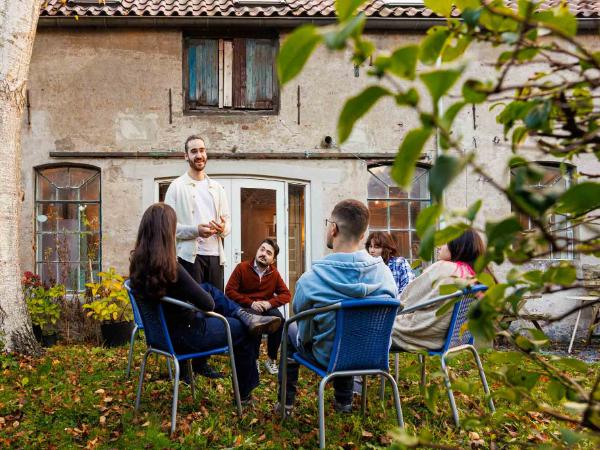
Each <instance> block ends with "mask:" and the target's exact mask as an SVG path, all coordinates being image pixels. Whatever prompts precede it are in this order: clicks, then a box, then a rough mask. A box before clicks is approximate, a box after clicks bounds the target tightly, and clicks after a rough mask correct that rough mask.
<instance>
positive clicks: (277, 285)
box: [225, 238, 291, 375]
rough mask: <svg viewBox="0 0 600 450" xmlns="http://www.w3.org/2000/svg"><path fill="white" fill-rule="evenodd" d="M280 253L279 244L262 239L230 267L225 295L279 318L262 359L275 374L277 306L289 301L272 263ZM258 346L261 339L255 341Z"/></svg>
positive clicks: (288, 294) (288, 293) (285, 287)
mask: <svg viewBox="0 0 600 450" xmlns="http://www.w3.org/2000/svg"><path fill="white" fill-rule="evenodd" d="M278 254H279V246H278V245H277V243H276V242H275V241H274V240H273V239H269V238H267V239H264V240H263V241H262V242H261V243H260V245H259V246H258V250H257V252H256V256H255V257H254V259H253V260H251V261H243V262H241V263H239V264H238V265H237V266H236V268H235V269H234V270H233V273H232V274H231V277H230V278H229V281H228V282H227V287H226V288H225V295H227V297H229V298H230V299H231V300H233V301H234V302H237V303H239V304H240V305H241V306H242V307H244V308H248V310H249V311H250V312H252V313H254V314H261V315H263V316H274V317H281V319H282V321H281V326H280V327H279V328H278V330H277V331H275V332H274V333H272V334H269V336H268V339H267V354H268V356H269V358H268V359H267V361H266V362H265V366H266V368H267V371H268V372H269V373H270V374H272V375H274V374H276V373H278V371H279V369H278V365H277V354H278V353H279V344H280V343H281V333H282V331H283V315H282V314H281V312H280V311H279V309H278V308H279V307H280V306H282V305H285V304H286V303H289V302H290V299H291V295H290V291H289V289H288V288H287V286H286V285H285V282H284V281H283V279H282V278H281V275H279V272H278V271H277V268H276V267H275V266H274V265H273V262H274V261H275V258H277V255H278ZM258 345H259V346H260V341H258Z"/></svg>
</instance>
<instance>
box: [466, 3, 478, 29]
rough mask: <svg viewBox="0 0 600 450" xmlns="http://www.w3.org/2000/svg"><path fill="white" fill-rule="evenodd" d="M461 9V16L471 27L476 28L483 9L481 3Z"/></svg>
mask: <svg viewBox="0 0 600 450" xmlns="http://www.w3.org/2000/svg"><path fill="white" fill-rule="evenodd" d="M461 10H462V14H461V17H462V18H463V20H464V21H465V23H466V24H467V25H468V26H469V27H471V28H474V27H476V26H477V25H478V24H479V18H480V17H481V11H482V9H481V8H479V4H477V6H474V7H469V8H465V9H463V8H461Z"/></svg>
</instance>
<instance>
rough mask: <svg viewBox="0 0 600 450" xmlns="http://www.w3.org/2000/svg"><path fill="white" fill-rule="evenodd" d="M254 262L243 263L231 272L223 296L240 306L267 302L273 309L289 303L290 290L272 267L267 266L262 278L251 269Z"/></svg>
mask: <svg viewBox="0 0 600 450" xmlns="http://www.w3.org/2000/svg"><path fill="white" fill-rule="evenodd" d="M253 264H254V260H251V261H243V262H241V263H239V264H238V265H237V266H236V268H235V269H234V270H233V273H232V274H231V277H229V281H228V282H227V287H225V295H227V297H229V298H230V299H231V300H233V301H234V302H236V303H239V304H240V305H242V306H250V305H252V302H255V301H264V300H267V301H268V302H269V303H270V304H271V306H272V307H273V308H276V307H278V306H281V305H285V304H286V303H289V302H290V300H291V294H290V290H289V289H288V288H287V286H286V285H285V282H284V281H283V279H282V278H281V275H279V272H278V271H277V269H276V268H275V267H274V266H269V268H268V269H267V271H266V272H265V273H264V275H263V276H262V279H261V278H260V277H259V276H258V274H257V273H256V271H255V270H254V268H253V267H252V266H253Z"/></svg>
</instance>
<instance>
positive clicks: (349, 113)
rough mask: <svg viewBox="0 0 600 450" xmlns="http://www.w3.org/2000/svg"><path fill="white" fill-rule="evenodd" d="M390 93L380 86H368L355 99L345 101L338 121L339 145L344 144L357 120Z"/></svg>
mask: <svg viewBox="0 0 600 450" xmlns="http://www.w3.org/2000/svg"><path fill="white" fill-rule="evenodd" d="M387 95H391V92H390V91H388V90H387V89H385V88H382V87H381V86H369V87H368V88H366V89H365V90H364V91H362V92H361V93H360V94H358V95H357V96H356V97H352V98H350V99H349V100H348V101H346V104H345V105H344V108H343V109H342V112H341V114H340V118H339V120H338V137H339V141H340V143H344V142H346V140H347V139H348V137H349V136H350V133H351V132H352V128H353V127H354V124H355V123H356V121H357V120H358V119H360V118H361V117H362V116H364V115H365V114H366V113H367V112H368V111H369V110H370V109H371V108H372V107H373V105H375V103H377V102H378V101H379V99H381V98H382V97H385V96H387Z"/></svg>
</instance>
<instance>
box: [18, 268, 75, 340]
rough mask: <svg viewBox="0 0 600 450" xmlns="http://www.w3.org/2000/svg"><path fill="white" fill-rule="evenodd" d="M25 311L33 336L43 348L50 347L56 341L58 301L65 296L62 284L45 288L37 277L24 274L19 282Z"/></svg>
mask: <svg viewBox="0 0 600 450" xmlns="http://www.w3.org/2000/svg"><path fill="white" fill-rule="evenodd" d="M21 284H22V286H23V295H24V297H25V302H26V303H27V310H28V311H29V316H30V317H31V323H32V325H33V334H34V335H35V337H36V339H37V340H38V342H40V343H41V344H42V345H43V346H44V347H52V346H53V345H54V344H56V342H57V341H58V333H57V330H56V322H58V319H59V318H60V307H59V305H58V300H59V299H60V298H62V297H64V296H65V293H66V290H65V287H64V286H63V285H62V284H57V285H55V286H52V287H50V288H46V287H45V286H44V285H43V284H42V282H41V280H40V277H39V275H36V274H33V273H32V272H25V274H24V275H23V279H22V280H21Z"/></svg>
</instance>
